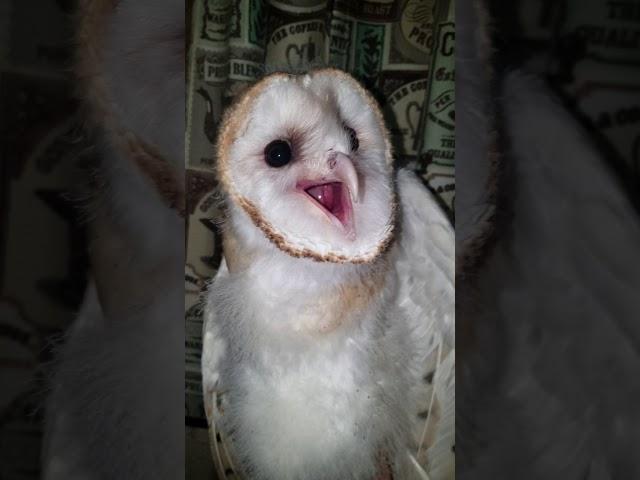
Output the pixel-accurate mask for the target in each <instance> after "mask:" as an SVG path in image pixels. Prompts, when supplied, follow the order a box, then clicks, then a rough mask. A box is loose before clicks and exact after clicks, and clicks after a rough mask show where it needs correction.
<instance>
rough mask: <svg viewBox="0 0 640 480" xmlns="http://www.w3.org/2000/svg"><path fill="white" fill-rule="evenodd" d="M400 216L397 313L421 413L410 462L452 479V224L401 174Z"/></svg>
mask: <svg viewBox="0 0 640 480" xmlns="http://www.w3.org/2000/svg"><path fill="white" fill-rule="evenodd" d="M398 192H399V196H400V204H401V211H402V219H401V229H402V230H401V235H400V242H399V244H398V246H397V251H396V255H395V257H394V266H395V273H396V275H397V281H398V295H397V305H396V308H398V309H399V310H400V312H401V314H403V316H404V317H405V318H407V320H408V322H409V332H410V334H409V338H410V339H411V341H412V343H413V348H414V355H415V356H414V358H415V362H414V365H413V367H412V368H413V370H414V371H413V372H412V374H413V375H414V378H415V383H416V392H415V393H416V396H415V398H416V399H417V400H416V402H417V403H416V405H415V411H414V412H412V413H413V415H414V417H413V418H414V419H415V421H414V422H413V427H414V432H413V441H414V444H413V445H411V447H410V451H409V457H410V460H411V462H412V463H413V464H414V467H415V469H416V470H418V471H420V474H419V475H415V474H412V477H411V478H414V477H415V478H429V479H431V480H436V479H445V478H447V479H448V478H453V475H454V455H453V445H454V406H455V384H454V371H455V313H454V300H455V291H454V270H455V259H454V255H455V244H454V230H453V227H452V225H451V222H450V221H449V219H448V218H447V216H446V215H445V213H444V212H443V210H442V208H441V207H440V205H439V204H438V203H437V202H436V200H435V199H434V197H433V196H432V194H431V193H430V192H429V191H428V190H427V188H426V187H425V186H424V184H423V183H422V182H421V181H420V180H419V179H418V178H417V177H416V176H415V174H413V173H412V172H409V171H406V170H400V171H399V172H398Z"/></svg>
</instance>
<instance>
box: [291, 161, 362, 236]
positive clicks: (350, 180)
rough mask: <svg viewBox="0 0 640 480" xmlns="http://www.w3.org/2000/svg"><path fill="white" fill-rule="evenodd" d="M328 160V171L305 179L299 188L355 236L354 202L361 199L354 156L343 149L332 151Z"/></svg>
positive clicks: (346, 232)
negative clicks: (345, 152)
mask: <svg viewBox="0 0 640 480" xmlns="http://www.w3.org/2000/svg"><path fill="white" fill-rule="evenodd" d="M327 164H328V165H327V166H328V173H327V172H325V174H324V175H322V176H320V178H318V179H317V180H302V181H300V182H298V188H299V189H300V190H302V191H304V192H305V193H306V194H307V196H308V197H310V199H311V200H312V201H313V202H314V204H315V205H316V206H318V207H319V208H320V209H321V210H322V212H323V213H324V214H325V215H326V216H327V218H328V219H329V220H330V221H331V222H332V223H333V224H334V225H336V226H338V227H340V228H342V229H343V230H344V232H345V234H346V236H347V238H349V239H351V240H354V239H355V237H356V231H355V221H354V215H353V204H354V203H358V201H359V185H358V174H357V172H356V169H355V167H354V166H353V162H352V161H351V159H350V158H349V157H348V156H347V155H345V154H343V153H334V154H332V155H330V156H329V158H328V159H327Z"/></svg>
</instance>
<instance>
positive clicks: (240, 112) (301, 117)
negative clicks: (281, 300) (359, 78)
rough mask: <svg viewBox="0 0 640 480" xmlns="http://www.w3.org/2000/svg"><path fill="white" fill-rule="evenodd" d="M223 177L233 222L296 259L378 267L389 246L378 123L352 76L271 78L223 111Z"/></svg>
mask: <svg viewBox="0 0 640 480" xmlns="http://www.w3.org/2000/svg"><path fill="white" fill-rule="evenodd" d="M218 174H219V178H220V182H221V184H222V187H223V189H224V190H225V191H226V193H227V194H228V197H229V199H230V202H229V204H230V205H229V207H230V213H231V222H232V224H233V226H234V227H235V228H236V229H237V230H238V233H239V234H240V235H241V236H242V237H243V239H245V240H246V241H248V242H252V243H253V244H254V245H253V246H258V245H265V242H264V238H265V237H266V238H268V239H269V240H270V241H271V247H272V246H273V245H275V246H276V247H277V248H279V249H280V250H283V251H285V252H286V253H288V254H290V255H292V256H295V257H308V258H312V259H314V260H318V261H329V262H336V263H364V262H369V261H372V260H374V259H375V258H376V257H378V256H379V255H380V254H381V253H382V252H384V251H385V250H386V249H387V247H388V246H389V245H390V243H391V241H392V238H393V231H394V217H395V194H394V186H393V182H392V165H391V151H390V145H389V140H388V134H387V131H386V129H385V127H384V123H383V120H382V115H381V113H380V110H379V108H378V106H377V105H376V103H375V101H374V100H373V99H372V97H371V96H370V95H369V94H368V93H367V92H366V91H365V90H364V89H363V88H362V87H361V86H360V85H359V84H358V83H357V82H356V81H355V80H354V79H353V78H351V77H350V76H349V75H347V74H346V73H343V72H340V71H338V70H333V69H325V70H318V71H314V72H311V73H309V74H306V75H300V76H291V75H286V74H274V75H270V76H268V77H266V78H264V79H263V80H262V81H260V82H259V83H257V84H256V85H254V86H253V87H252V88H251V89H250V90H249V91H248V92H246V93H245V94H244V95H243V97H242V98H241V99H240V100H239V101H238V102H237V103H236V105H235V106H234V107H233V108H232V109H231V110H230V111H229V112H227V116H226V118H225V121H224V124H223V126H222V129H221V132H220V137H219V141H218Z"/></svg>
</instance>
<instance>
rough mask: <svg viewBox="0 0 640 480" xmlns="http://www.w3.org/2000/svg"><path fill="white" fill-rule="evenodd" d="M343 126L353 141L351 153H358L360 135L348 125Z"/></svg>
mask: <svg viewBox="0 0 640 480" xmlns="http://www.w3.org/2000/svg"><path fill="white" fill-rule="evenodd" d="M343 126H344V130H345V131H346V132H347V135H349V140H350V141H351V151H352V152H355V151H357V150H358V147H360V142H359V141H358V135H356V131H355V130H354V129H353V128H351V127H349V126H347V125H343Z"/></svg>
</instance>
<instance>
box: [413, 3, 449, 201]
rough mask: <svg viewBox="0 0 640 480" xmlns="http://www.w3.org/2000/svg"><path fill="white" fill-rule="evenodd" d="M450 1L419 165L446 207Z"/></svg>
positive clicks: (436, 52) (437, 54) (436, 53)
mask: <svg viewBox="0 0 640 480" xmlns="http://www.w3.org/2000/svg"><path fill="white" fill-rule="evenodd" d="M453 5H454V4H453V2H451V3H450V5H449V8H448V10H449V11H448V14H447V15H446V17H445V19H444V22H442V23H440V24H439V25H438V32H437V43H436V48H435V50H434V58H433V63H432V71H431V76H430V85H429V90H428V94H427V99H428V102H427V111H426V112H425V113H426V115H424V116H423V122H424V123H423V124H424V125H425V127H424V137H423V139H422V146H421V148H420V151H421V155H420V165H419V168H420V170H421V172H422V174H423V176H424V178H425V179H426V180H427V182H428V183H429V184H430V185H431V187H432V188H433V189H434V190H435V191H436V192H437V193H438V194H440V196H441V197H442V199H443V200H444V201H445V202H446V203H447V205H448V206H449V207H451V208H452V207H453V202H454V194H455V192H454V189H455V180H454V163H455V145H456V143H455V38H456V36H455V23H454V21H453V19H454V7H453Z"/></svg>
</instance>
